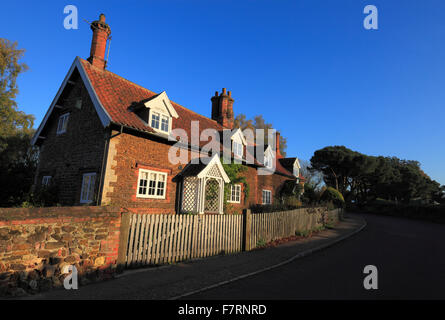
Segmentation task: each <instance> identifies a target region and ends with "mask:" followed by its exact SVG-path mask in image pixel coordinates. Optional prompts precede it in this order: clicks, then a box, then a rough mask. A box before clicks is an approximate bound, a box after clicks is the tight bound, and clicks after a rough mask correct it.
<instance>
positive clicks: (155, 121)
mask: <svg viewBox="0 0 445 320" xmlns="http://www.w3.org/2000/svg"><path fill="white" fill-rule="evenodd" d="M151 126H152V127H153V128H156V129H159V113H153V115H152V117H151Z"/></svg>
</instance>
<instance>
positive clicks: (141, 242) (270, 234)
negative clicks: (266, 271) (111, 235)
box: [118, 208, 342, 267]
mask: <svg viewBox="0 0 445 320" xmlns="http://www.w3.org/2000/svg"><path fill="white" fill-rule="evenodd" d="M341 213H342V211H341V210H333V211H326V209H324V208H312V209H296V210H291V211H285V212H274V213H261V214H250V213H249V212H246V214H245V215H244V216H243V215H158V214H156V215H153V214H133V213H124V214H122V223H121V234H120V237H121V238H120V245H119V256H118V264H119V265H122V266H126V267H132V266H143V265H159V264H166V263H173V262H179V261H184V260H188V259H194V258H204V257H209V256H214V255H218V254H220V253H225V254H228V253H235V252H240V251H242V250H251V249H254V248H256V247H258V245H259V244H261V243H267V242H270V241H274V240H277V239H281V238H285V237H289V236H293V235H295V234H296V233H297V232H303V231H308V230H314V228H317V227H321V226H324V225H326V224H327V223H335V222H337V221H338V220H339V217H340V216H341Z"/></svg>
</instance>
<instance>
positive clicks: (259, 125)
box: [234, 113, 287, 157]
mask: <svg viewBox="0 0 445 320" xmlns="http://www.w3.org/2000/svg"><path fill="white" fill-rule="evenodd" d="M234 127H235V128H241V129H242V130H245V129H251V130H255V129H264V143H265V144H269V141H268V132H269V130H271V129H273V126H272V124H271V123H267V122H266V121H265V120H264V118H263V116H262V115H258V116H255V117H254V118H253V119H247V118H246V115H245V114H242V113H240V114H238V115H237V116H236V118H235V122H234ZM286 149H287V139H286V138H285V137H283V136H282V135H280V153H281V154H282V155H283V157H285V156H286Z"/></svg>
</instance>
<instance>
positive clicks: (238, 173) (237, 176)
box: [221, 159, 250, 207]
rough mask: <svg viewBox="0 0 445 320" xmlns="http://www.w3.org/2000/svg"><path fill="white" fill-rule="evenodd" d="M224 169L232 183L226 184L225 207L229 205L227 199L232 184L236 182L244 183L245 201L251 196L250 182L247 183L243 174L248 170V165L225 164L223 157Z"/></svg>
mask: <svg viewBox="0 0 445 320" xmlns="http://www.w3.org/2000/svg"><path fill="white" fill-rule="evenodd" d="M221 163H222V164H223V168H224V171H225V172H226V173H227V176H228V177H229V179H230V183H228V184H226V185H224V207H226V206H227V200H228V199H229V195H230V192H231V186H232V185H235V184H243V186H244V188H243V192H244V201H246V200H247V199H248V198H249V190H250V189H249V184H248V183H247V179H246V177H244V176H243V175H242V173H243V172H246V171H247V167H246V166H243V165H242V164H238V163H230V164H224V162H223V159H221Z"/></svg>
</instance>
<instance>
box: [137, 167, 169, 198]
mask: <svg viewBox="0 0 445 320" xmlns="http://www.w3.org/2000/svg"><path fill="white" fill-rule="evenodd" d="M144 173H146V174H147V175H148V179H147V182H146V185H145V186H144V187H143V188H145V193H140V189H141V180H142V179H141V178H142V175H143V174H144ZM151 174H155V175H156V178H155V180H154V181H155V185H154V194H152V195H150V194H148V193H149V189H150V181H151V180H150V175H151ZM159 176H163V177H164V181H163V182H164V187H163V190H164V191H163V194H162V195H158V190H159V182H162V181H160V180H159ZM167 178H168V174H167V173H166V172H161V171H154V170H147V169H139V175H138V184H137V190H136V197H137V198H146V199H165V196H166V194H167V181H168V180H167ZM144 180H145V179H144Z"/></svg>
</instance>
